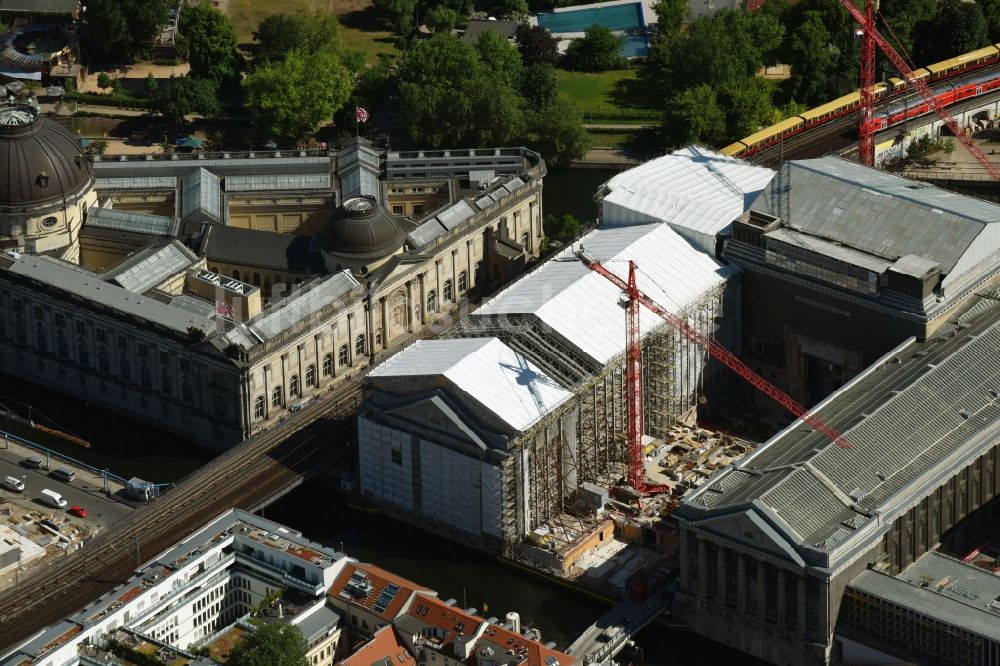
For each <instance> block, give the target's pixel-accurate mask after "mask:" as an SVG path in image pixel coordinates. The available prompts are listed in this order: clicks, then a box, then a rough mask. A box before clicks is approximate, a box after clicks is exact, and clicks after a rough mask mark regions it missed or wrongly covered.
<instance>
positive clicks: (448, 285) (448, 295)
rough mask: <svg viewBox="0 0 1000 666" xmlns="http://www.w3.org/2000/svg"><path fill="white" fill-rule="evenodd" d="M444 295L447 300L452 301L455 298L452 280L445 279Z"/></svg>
mask: <svg viewBox="0 0 1000 666" xmlns="http://www.w3.org/2000/svg"><path fill="white" fill-rule="evenodd" d="M443 295H444V300H446V301H451V300H453V299H454V296H455V295H454V294H453V293H452V289H451V280H445V281H444V289H443Z"/></svg>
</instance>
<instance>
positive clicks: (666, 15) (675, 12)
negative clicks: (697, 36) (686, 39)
mask: <svg viewBox="0 0 1000 666" xmlns="http://www.w3.org/2000/svg"><path fill="white" fill-rule="evenodd" d="M653 11H654V12H656V27H657V29H658V30H659V31H660V33H661V34H662V33H675V32H679V31H680V29H681V26H683V25H684V19H686V18H687V12H688V3H687V0H656V2H655V3H654V4H653Z"/></svg>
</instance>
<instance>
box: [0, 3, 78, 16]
mask: <svg viewBox="0 0 1000 666" xmlns="http://www.w3.org/2000/svg"><path fill="white" fill-rule="evenodd" d="M78 4H79V0H0V12H32V13H44V14H72V13H73V12H75V11H76V8H77V5H78Z"/></svg>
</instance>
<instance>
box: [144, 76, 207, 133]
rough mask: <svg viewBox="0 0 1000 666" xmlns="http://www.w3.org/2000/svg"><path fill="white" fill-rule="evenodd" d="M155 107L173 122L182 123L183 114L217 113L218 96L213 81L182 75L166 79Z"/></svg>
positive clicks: (204, 114) (205, 114)
mask: <svg viewBox="0 0 1000 666" xmlns="http://www.w3.org/2000/svg"><path fill="white" fill-rule="evenodd" d="M156 106H157V108H158V109H159V110H160V113H162V114H163V116H164V117H165V118H166V119H167V120H169V121H170V122H173V123H177V124H180V123H183V122H184V116H186V115H188V114H191V113H200V114H201V115H203V116H205V117H212V116H217V115H219V111H220V107H219V96H218V90H217V88H216V85H215V83H214V82H212V81H209V80H208V79H195V78H192V77H190V76H182V77H180V78H174V79H170V80H169V81H167V83H166V85H165V86H164V87H163V92H161V93H160V96H159V97H158V98H157V103H156Z"/></svg>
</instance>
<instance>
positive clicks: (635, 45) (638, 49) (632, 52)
mask: <svg viewBox="0 0 1000 666" xmlns="http://www.w3.org/2000/svg"><path fill="white" fill-rule="evenodd" d="M622 55H624V56H625V57H626V58H635V57H636V56H645V55H649V41H648V40H647V39H646V38H645V37H643V36H642V35H625V44H624V45H623V46H622Z"/></svg>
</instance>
